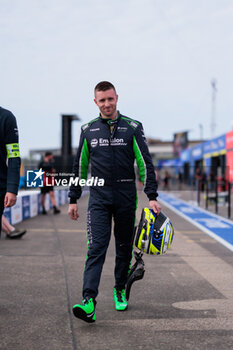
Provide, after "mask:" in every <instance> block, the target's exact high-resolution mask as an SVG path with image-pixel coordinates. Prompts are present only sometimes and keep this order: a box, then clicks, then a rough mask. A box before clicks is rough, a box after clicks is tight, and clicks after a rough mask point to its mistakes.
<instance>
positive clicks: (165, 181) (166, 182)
mask: <svg viewBox="0 0 233 350" xmlns="http://www.w3.org/2000/svg"><path fill="white" fill-rule="evenodd" d="M169 181H170V175H169V172H168V171H167V170H166V171H165V175H164V178H163V189H164V190H165V191H166V190H168V191H169V190H170V186H169Z"/></svg>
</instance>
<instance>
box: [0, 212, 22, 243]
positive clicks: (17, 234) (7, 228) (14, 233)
mask: <svg viewBox="0 0 233 350" xmlns="http://www.w3.org/2000/svg"><path fill="white" fill-rule="evenodd" d="M2 231H3V232H4V233H5V234H6V237H7V238H10V239H17V238H21V237H22V236H23V235H24V234H25V233H26V232H27V230H24V229H23V230H17V229H16V228H15V227H14V226H12V225H11V224H10V223H9V221H8V220H7V218H5V216H4V215H2Z"/></svg>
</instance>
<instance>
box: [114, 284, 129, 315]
mask: <svg viewBox="0 0 233 350" xmlns="http://www.w3.org/2000/svg"><path fill="white" fill-rule="evenodd" d="M114 301H115V309H116V310H117V311H125V310H126V309H127V308H128V304H127V301H126V298H125V290H124V289H122V290H118V289H116V288H114Z"/></svg>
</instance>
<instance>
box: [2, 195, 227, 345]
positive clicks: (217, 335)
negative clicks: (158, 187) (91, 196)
mask: <svg viewBox="0 0 233 350" xmlns="http://www.w3.org/2000/svg"><path fill="white" fill-rule="evenodd" d="M87 199H88V198H87V196H86V197H83V198H82V199H81V200H80V201H79V209H80V219H79V222H74V221H71V220H70V219H69V218H68V216H67V206H63V207H62V208H61V209H62V212H61V214H60V215H57V216H55V215H53V214H52V212H51V213H50V214H49V215H47V216H42V215H40V216H38V217H35V218H33V219H29V220H26V221H24V222H22V223H21V224H20V225H18V226H19V227H25V228H27V230H28V232H27V234H26V235H25V236H24V237H23V238H22V239H21V240H19V241H16V240H5V239H4V237H2V239H1V241H0V281H1V282H0V295H1V299H0V349H1V350H3V349H4V350H32V349H33V350H34V349H35V350H43V349H46V350H58V349H59V350H66V349H67V350H84V349H85V350H89V349H91V350H100V349H101V350H108V349H109V350H110V349H111V350H120V349H121V350H125V349H128V350H130V349H143V350H147V349H159V350H163V349H166V350H170V349H172V350H177V349H182V350H186V349H195V350H197V349H198V350H199V349H200V350H205V349H211V350H215V349H218V350H219V349H220V350H225V349H229V350H230V349H233V254H232V252H231V251H229V250H227V248H225V247H223V246H221V245H220V244H219V243H218V242H217V241H215V240H214V239H212V238H211V237H209V236H207V235H206V234H205V233H203V232H201V231H200V230H199V229H197V228H196V227H195V226H193V225H192V224H191V223H189V222H187V221H185V220H184V219H183V218H181V217H179V216H178V215H177V214H174V213H173V212H172V211H170V210H169V209H167V208H165V207H164V208H163V210H164V212H165V213H167V215H169V217H170V218H171V220H172V222H173V224H174V226H175V238H174V242H173V245H172V247H171V248H170V250H169V251H168V253H167V254H166V255H164V256H146V255H144V261H145V265H146V273H145V277H144V279H143V280H141V281H138V282H135V284H134V285H133V287H132V290H131V297H130V302H129V308H128V310H127V311H126V312H117V311H115V310H114V303H113V285H114V278H113V271H114V260H115V249H114V238H113V239H112V240H111V243H110V247H109V250H108V255H107V259H106V262H105V265H104V269H103V273H102V279H101V284H100V292H99V296H98V299H97V302H98V304H97V309H96V313H97V321H96V323H94V324H86V323H84V322H83V321H80V320H78V319H76V318H75V317H73V314H72V311H71V309H72V306H73V305H74V304H76V303H78V302H80V301H81V291H82V273H83V268H84V263H85V257H86V230H85V226H86V208H87ZM147 205H148V202H147V200H146V198H145V196H144V195H143V194H142V193H140V194H139V208H138V212H137V217H138V219H139V218H140V213H141V208H142V207H143V206H147Z"/></svg>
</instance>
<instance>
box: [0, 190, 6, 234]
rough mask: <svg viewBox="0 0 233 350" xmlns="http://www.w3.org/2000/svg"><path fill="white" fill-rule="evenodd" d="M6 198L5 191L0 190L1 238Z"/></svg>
mask: <svg viewBox="0 0 233 350" xmlns="http://www.w3.org/2000/svg"><path fill="white" fill-rule="evenodd" d="M4 198H5V192H0V238H1V230H2V214H3V210H4Z"/></svg>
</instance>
